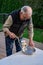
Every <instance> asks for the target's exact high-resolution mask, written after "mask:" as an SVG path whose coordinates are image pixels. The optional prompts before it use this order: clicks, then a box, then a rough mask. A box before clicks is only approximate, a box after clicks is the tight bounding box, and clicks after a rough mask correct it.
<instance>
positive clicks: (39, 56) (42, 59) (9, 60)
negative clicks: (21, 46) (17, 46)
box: [0, 48, 43, 65]
mask: <svg viewBox="0 0 43 65" xmlns="http://www.w3.org/2000/svg"><path fill="white" fill-rule="evenodd" d="M0 65H43V50H40V49H38V48H36V52H35V53H33V55H24V54H23V53H22V51H20V52H18V53H15V54H13V55H11V56H8V57H6V58H3V59H1V60H0Z"/></svg>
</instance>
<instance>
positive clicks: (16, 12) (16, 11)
mask: <svg viewBox="0 0 43 65" xmlns="http://www.w3.org/2000/svg"><path fill="white" fill-rule="evenodd" d="M19 11H20V10H19V9H18V10H14V11H12V12H11V13H10V15H12V14H13V15H15V14H18V12H19Z"/></svg>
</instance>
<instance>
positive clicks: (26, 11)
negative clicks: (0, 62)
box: [21, 6, 32, 15]
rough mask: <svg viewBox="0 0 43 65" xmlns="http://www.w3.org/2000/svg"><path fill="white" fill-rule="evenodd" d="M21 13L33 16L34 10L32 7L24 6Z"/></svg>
mask: <svg viewBox="0 0 43 65" xmlns="http://www.w3.org/2000/svg"><path fill="white" fill-rule="evenodd" d="M21 12H22V13H23V14H24V13H28V14H30V15H32V8H31V7H30V6H23V7H22V8H21Z"/></svg>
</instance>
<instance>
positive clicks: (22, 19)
mask: <svg viewBox="0 0 43 65" xmlns="http://www.w3.org/2000/svg"><path fill="white" fill-rule="evenodd" d="M26 27H27V29H28V34H29V35H28V37H29V45H30V46H31V47H34V43H33V23H32V8H31V7H30V6H23V7H22V8H21V9H19V10H14V11H12V12H11V13H10V15H9V16H8V18H7V20H6V21H5V24H4V25H3V31H4V33H5V42H6V54H7V56H9V55H11V54H12V49H13V42H14V41H15V46H16V52H18V51H20V50H21V47H20V44H19V42H18V38H19V39H21V38H22V34H23V31H24V29H25V28H26Z"/></svg>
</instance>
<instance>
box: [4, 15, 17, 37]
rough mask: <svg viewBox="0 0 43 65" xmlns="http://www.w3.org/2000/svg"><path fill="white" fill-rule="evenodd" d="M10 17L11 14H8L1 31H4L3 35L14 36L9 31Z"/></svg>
mask: <svg viewBox="0 0 43 65" xmlns="http://www.w3.org/2000/svg"><path fill="white" fill-rule="evenodd" d="M12 23H13V22H12V17H11V15H9V17H8V18H7V20H6V21H5V24H4V25H3V31H4V33H5V35H6V36H7V35H9V36H10V38H15V37H17V36H16V35H15V34H14V33H13V32H10V30H9V28H10V26H11V25H12Z"/></svg>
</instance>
